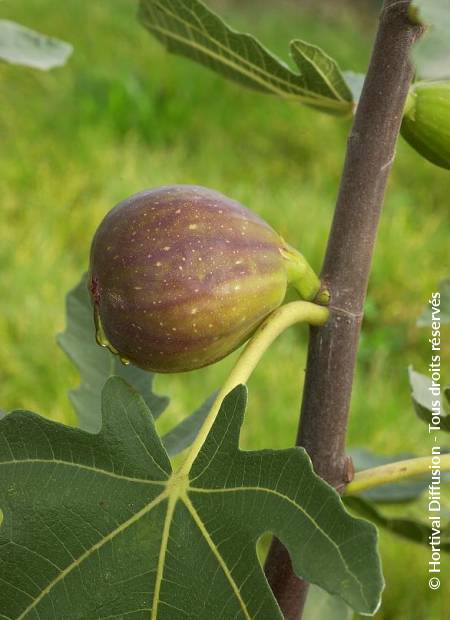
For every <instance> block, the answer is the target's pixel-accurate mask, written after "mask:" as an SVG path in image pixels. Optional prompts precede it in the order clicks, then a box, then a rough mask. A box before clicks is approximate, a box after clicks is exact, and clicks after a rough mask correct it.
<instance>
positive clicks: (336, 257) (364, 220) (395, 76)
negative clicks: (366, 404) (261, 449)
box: [266, 0, 421, 620]
mask: <svg viewBox="0 0 450 620" xmlns="http://www.w3.org/2000/svg"><path fill="white" fill-rule="evenodd" d="M409 4H410V2H409V1H399V0H385V2H384V6H383V10H382V12H381V15H380V23H379V29H378V33H377V37H376V41H375V44H374V48H373V52H372V58H371V61H370V65H369V70H368V73H367V77H366V80H365V83H364V88H363V91H362V94H361V99H360V102H359V104H358V108H357V111H356V115H355V119H354V123H353V127H352V130H351V133H350V136H349V138H348V145H347V153H346V159H345V164H344V171H343V175H342V179H341V186H340V189H339V195H338V199H337V203H336V209H335V213H334V219H333V224H332V227H331V232H330V236H329V240H328V246H327V252H326V257H325V262H324V265H323V269H322V274H321V275H322V280H323V282H324V284H325V286H326V287H327V288H328V289H329V290H330V292H331V303H330V319H329V321H328V322H327V323H326V325H324V326H323V327H320V328H312V329H311V333H310V342H309V350H308V362H307V369H306V378H305V386H304V393H303V403H302V408H301V423H300V428H299V433H298V437H297V445H299V446H303V447H304V448H305V449H306V450H307V452H308V454H309V455H310V457H311V460H312V462H313V465H314V468H315V470H316V472H317V473H318V474H319V475H320V476H321V477H322V478H324V480H326V481H327V482H329V483H330V484H332V485H333V486H335V487H336V488H337V489H339V490H343V488H344V487H345V483H346V482H348V481H349V480H348V478H347V474H348V472H347V467H348V462H347V458H346V453H345V443H346V432H347V420H348V413H349V406H350V398H351V392H352V384H353V374H354V368H355V361H356V354H357V348H358V340H359V333H360V328H361V321H362V316H363V305H364V300H365V296H366V291H367V283H368V279H369V272H370V266H371V261H372V254H373V248H374V244H375V238H376V233H377V227H378V222H379V218H380V213H381V208H382V204H383V197H384V192H385V188H386V181H387V178H388V175H389V171H390V168H391V164H392V161H393V159H394V156H395V145H396V141H397V137H398V133H399V129H400V124H401V120H402V112H403V107H404V103H405V99H406V96H407V93H408V88H409V84H410V82H411V79H412V74H413V70H412V67H411V64H410V61H409V55H410V49H411V46H412V44H413V43H414V42H415V40H416V39H417V38H418V37H419V36H420V34H421V28H420V27H419V26H417V25H415V24H412V23H410V21H409V19H408V16H407V10H408V6H409ZM266 575H267V578H268V580H269V583H270V585H271V587H272V590H273V592H274V594H275V596H276V598H277V600H278V603H279V605H280V607H281V610H282V612H283V614H284V617H285V618H286V620H298V619H299V618H300V617H301V613H302V609H303V605H304V602H305V599H306V596H307V590H308V584H307V583H305V582H303V581H302V580H300V579H298V578H297V577H296V576H295V575H294V574H293V571H292V567H291V562H290V559H289V555H288V553H287V551H286V550H285V548H284V547H283V546H282V545H281V543H280V542H279V541H278V540H276V539H274V541H273V542H272V545H271V548H270V551H269V555H268V558H267V561H266Z"/></svg>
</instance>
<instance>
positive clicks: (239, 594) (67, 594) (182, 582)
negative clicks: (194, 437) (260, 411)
mask: <svg viewBox="0 0 450 620" xmlns="http://www.w3.org/2000/svg"><path fill="white" fill-rule="evenodd" d="M102 398H103V400H102V410H103V426H102V430H101V431H100V433H99V434H98V435H93V434H90V433H86V432H84V431H81V430H79V429H74V428H70V427H65V426H62V425H59V424H56V423H54V422H51V421H49V420H46V419H44V418H40V417H39V416H37V415H35V414H32V413H28V412H15V413H12V414H10V415H9V416H7V417H6V418H4V419H3V420H1V421H0V507H1V509H2V511H3V515H4V520H3V524H2V527H1V529H0V554H1V561H0V581H1V584H2V596H1V599H0V600H1V602H0V617H5V618H15V619H19V618H58V619H59V618H64V619H65V620H75V619H78V618H95V619H97V620H98V619H101V618H104V619H106V618H112V617H114V618H124V617H127V618H133V619H134V620H144V619H145V620H149V618H151V619H153V620H157V619H158V620H177V619H178V618H179V619H182V618H197V619H198V620H210V619H211V618H224V619H225V618H235V619H237V618H242V619H247V620H250V619H252V620H258V619H260V620H275V619H278V620H281V619H282V615H281V613H280V610H279V608H278V606H277V603H276V601H275V599H274V598H273V595H272V593H271V590H270V588H269V587H268V584H267V582H266V580H265V577H264V574H263V571H262V568H261V566H260V564H259V562H258V559H257V555H256V548H255V547H256V542H257V540H258V538H259V537H260V536H261V535H262V534H263V533H264V532H267V531H270V532H273V533H274V534H275V535H276V536H278V537H279V538H280V539H281V540H282V542H283V543H284V544H285V545H286V547H287V548H288V549H289V551H290V553H291V556H292V559H293V564H294V567H295V570H296V573H297V574H298V575H301V576H303V577H305V578H306V579H308V580H309V581H311V582H313V583H317V584H318V585H320V587H322V588H324V589H326V590H328V591H330V592H332V593H336V594H338V595H339V596H341V597H342V598H343V599H344V600H346V601H347V602H348V603H349V604H350V605H351V606H352V607H354V608H355V609H356V610H358V611H360V612H363V613H371V612H373V611H374V610H375V608H376V607H377V605H378V603H379V598H380V592H381V589H382V585H383V583H382V577H381V574H380V566H379V559H378V554H377V550H376V530H375V528H374V526H373V525H371V524H369V523H367V522H365V521H361V520H359V519H354V518H353V517H351V516H350V515H348V514H347V513H346V512H345V510H344V509H343V506H342V503H341V500H340V498H339V496H338V495H337V493H336V492H335V491H334V490H333V489H332V488H331V487H329V486H328V485H327V484H325V483H324V482H323V481H321V480H320V479H319V478H318V477H317V476H316V475H315V474H314V473H313V471H312V468H311V463H310V460H309V458H308V457H307V455H306V453H305V452H304V451H303V450H301V449H299V448H293V449H290V450H282V451H273V450H264V451H259V452H242V451H240V450H239V449H238V441H239V432H240V426H241V424H242V419H243V414H244V409H245V401H246V391H245V388H244V387H243V386H239V387H238V388H236V389H235V390H234V391H233V392H232V393H231V394H230V395H229V396H228V397H227V398H226V400H225V401H224V403H223V406H222V407H221V410H220V413H219V415H218V417H217V419H216V421H215V423H214V426H213V428H212V429H211V431H210V433H209V435H208V436H207V438H206V441H205V443H204V444H203V447H202V448H201V450H200V452H199V453H198V456H197V458H196V459H195V461H194V462H193V465H192V468H191V470H190V471H189V472H188V474H186V475H181V473H180V472H178V473H177V472H176V473H175V474H172V471H171V465H170V462H169V459H168V456H167V454H166V452H165V450H164V448H163V446H162V444H161V442H160V440H159V438H158V436H157V434H156V432H155V428H154V422H153V418H152V416H151V415H150V412H149V410H148V408H147V407H146V405H145V402H144V400H143V399H142V398H141V397H140V396H139V395H138V394H136V392H135V391H134V390H133V389H132V388H131V387H129V386H128V385H127V384H126V383H125V382H124V381H123V380H121V379H120V378H117V377H116V378H112V379H110V380H109V381H108V382H107V384H106V386H105V388H104V391H103V397H102Z"/></svg>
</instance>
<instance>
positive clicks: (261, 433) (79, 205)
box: [0, 0, 450, 620]
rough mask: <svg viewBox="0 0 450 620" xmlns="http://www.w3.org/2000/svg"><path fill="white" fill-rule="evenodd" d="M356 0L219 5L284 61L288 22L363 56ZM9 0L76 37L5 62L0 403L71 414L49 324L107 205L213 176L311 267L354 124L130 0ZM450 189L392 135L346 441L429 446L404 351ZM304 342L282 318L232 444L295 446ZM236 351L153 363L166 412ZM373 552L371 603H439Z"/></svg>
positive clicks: (390, 555)
mask: <svg viewBox="0 0 450 620" xmlns="http://www.w3.org/2000/svg"><path fill="white" fill-rule="evenodd" d="M339 4H340V3H339ZM354 4H356V5H357V6H356V8H352V6H351V3H344V5H340V6H337V5H336V6H334V8H333V6H332V5H330V4H329V3H324V4H323V5H322V4H321V3H316V4H314V3H305V6H303V7H302V5H301V3H300V6H295V5H294V3H292V4H291V3H289V2H279V3H275V2H272V3H271V2H246V3H230V2H224V1H222V2H214V3H213V6H215V7H220V9H221V12H222V14H223V15H224V16H226V17H227V18H228V21H229V22H230V23H231V24H232V25H233V26H235V27H239V28H243V29H244V30H246V31H251V32H252V33H254V34H256V35H258V36H259V37H260V39H261V40H262V41H263V42H264V43H266V44H267V45H268V46H269V47H270V48H271V49H273V50H275V51H276V52H277V53H278V54H280V55H281V56H282V57H283V58H286V59H287V49H288V42H289V40H290V39H291V38H294V37H298V38H304V39H306V40H308V41H310V42H312V43H315V44H318V45H321V46H322V47H323V48H324V49H325V50H326V51H327V52H328V53H330V54H331V55H332V56H334V57H335V58H337V60H338V61H339V63H340V65H341V67H342V68H344V69H352V70H354V71H365V70H366V67H367V62H368V59H369V54H370V43H371V40H372V38H373V34H374V28H375V26H376V16H375V14H373V15H370V14H368V13H367V7H366V4H365V3H364V4H359V6H358V3H354ZM1 8H2V17H4V18H8V19H14V20H17V21H19V22H21V23H23V24H24V25H27V26H29V27H32V28H35V29H37V30H40V31H42V32H45V33H47V34H51V35H53V36H57V37H60V38H62V39H64V40H67V41H69V42H71V43H72V44H73V45H74V47H75V52H74V55H73V56H72V58H71V59H70V61H69V63H68V65H67V66H66V67H64V68H61V69H57V70H53V71H51V72H49V73H40V72H36V71H33V70H29V69H25V68H21V67H14V66H8V65H1V66H0V109H1V115H0V123H1V126H0V131H1V134H2V141H1V146H0V149H1V150H0V169H1V197H2V199H1V202H2V204H1V211H0V293H1V300H2V303H1V313H0V340H1V348H0V408H2V409H5V410H9V409H13V408H19V407H20V408H29V409H31V410H34V411H37V412H39V413H41V414H43V415H46V416H48V417H50V418H52V419H55V420H60V421H64V422H69V423H74V422H75V420H74V416H73V413H72V410H71V408H70V405H69V403H68V400H67V396H66V391H67V389H68V388H71V387H74V386H75V385H76V384H77V381H78V377H77V374H76V373H75V371H74V369H73V368H72V366H71V365H70V363H69V361H68V360H67V359H66V358H65V356H64V354H63V353H62V352H61V351H60V350H59V349H58V348H57V346H56V343H55V334H56V333H57V332H59V331H61V330H62V329H63V328H64V297H65V293H66V292H67V290H68V289H70V288H71V287H72V286H73V285H74V284H75V283H76V282H77V280H78V278H79V276H80V274H81V273H82V272H83V271H84V270H85V269H86V267H87V258H88V252H89V245H90V239H91V237H92V234H93V232H94V230H95V228H96V227H97V225H98V224H99V222H100V220H101V219H102V217H103V216H104V214H105V213H106V212H107V211H108V210H109V209H110V208H111V207H112V206H113V205H114V204H115V203H117V202H118V201H120V200H121V199H123V198H124V197H126V196H128V195H130V194H132V193H134V192H136V191H139V190H141V189H143V188H145V187H152V186H156V185H161V184H166V183H198V184H201V185H205V186H210V187H213V188H215V189H218V190H219V191H222V192H224V193H225V194H227V195H229V196H231V197H233V198H235V199H237V200H240V201H241V202H242V203H244V204H246V205H247V206H249V207H250V208H252V209H253V210H255V211H256V212H258V213H259V214H260V215H262V216H263V217H264V218H265V219H267V220H268V221H269V222H270V223H271V224H272V225H273V227H274V228H275V229H276V230H278V231H279V232H280V233H281V234H282V235H283V236H284V237H285V238H286V239H287V240H288V241H289V242H290V243H291V244H292V245H294V246H296V247H298V248H299V249H300V250H301V251H302V252H303V253H304V254H305V255H306V256H307V257H308V259H309V260H310V262H311V263H312V264H313V265H314V266H315V267H316V268H317V270H319V268H320V264H321V261H322V257H323V254H324V250H325V245H326V239H327V234H328V230H329V227H330V222H331V217H332V211H333V204H334V201H335V197H336V191H337V187H338V182H339V177H340V173H341V168H342V163H343V157H344V151H345V144H346V135H347V132H348V130H349V122H348V121H341V120H336V119H334V118H331V117H327V116H325V115H321V114H318V113H315V112H313V111H311V110H308V109H306V108H303V107H300V106H297V105H294V104H292V103H287V102H284V101H280V100H277V99H275V98H272V97H269V96H263V95H260V94H257V93H253V92H251V91H246V90H244V89H241V88H240V87H239V86H237V85H235V84H232V83H230V82H225V81H224V80H222V79H221V78H220V77H218V76H216V75H215V74H213V73H211V72H209V71H207V70H206V69H204V68H202V67H199V66H196V65H195V64H193V63H191V62H189V61H187V60H184V59H181V58H178V57H173V56H169V55H168V54H166V52H165V51H164V50H163V49H162V48H161V47H160V46H159V45H158V44H157V43H156V42H155V41H154V40H153V39H151V38H150V37H149V36H148V34H147V33H146V32H145V31H144V30H143V29H142V28H141V27H140V26H139V25H138V24H137V22H136V19H135V9H136V5H135V3H133V2H129V0H109V2H108V3H105V2H95V3H94V2H87V1H86V0H66V1H65V2H64V5H61V4H59V5H57V4H56V3H55V2H51V1H50V0H24V1H23V2H21V3H20V4H19V3H14V2H12V0H6V1H5V2H3V3H2V5H1ZM449 187H450V185H449V176H448V173H446V172H445V171H443V170H440V169H438V168H436V167H433V166H432V165H431V164H429V163H427V162H425V161H424V160H422V159H421V158H420V157H419V156H418V155H417V154H416V153H415V152H414V151H412V149H410V147H409V146H407V145H406V144H405V143H403V142H402V141H400V142H399V145H398V156H397V160H396V162H395V164H394V168H393V172H392V175H391V179H390V183H389V190H388V194H387V198H386V201H385V209H384V215H383V220H382V223H381V228H380V231H379V235H378V244H377V249H376V253H375V257H374V264H373V272H372V275H371V280H370V286H369V292H368V299H367V304H366V316H365V321H364V329H363V335H362V339H361V347H360V352H359V360H358V368H357V374H356V380H355V389H354V395H353V401H352V417H351V422H350V429H349V442H350V445H352V446H365V447H367V448H370V449H371V450H373V451H375V452H381V453H390V452H402V451H403V452H404V451H412V452H417V453H421V454H426V453H427V452H428V450H429V440H428V436H427V434H426V432H425V427H424V426H422V425H421V424H420V423H419V422H418V421H416V420H415V418H414V414H413V412H412V408H411V403H410V394H409V387H408V380H407V365H408V364H410V363H412V364H413V365H414V366H415V367H416V368H417V369H418V370H420V369H422V370H426V367H427V363H428V358H429V351H428V343H427V338H428V335H427V333H426V330H425V331H424V330H419V329H418V328H416V327H415V319H416V317H417V315H418V314H419V313H420V312H421V310H422V307H423V305H424V304H425V303H426V301H427V299H428V298H429V295H430V293H431V291H432V290H436V287H437V284H438V282H439V280H440V279H441V278H443V277H445V276H446V275H447V272H448V264H447V261H448V233H449V227H448V202H449ZM306 342H307V330H306V329H305V328H304V327H303V328H302V327H298V328H294V329H291V330H290V331H289V333H286V334H284V335H283V336H282V337H281V338H280V339H279V340H278V341H277V343H275V345H274V346H273V349H272V351H271V355H266V356H265V358H264V359H263V361H262V363H261V365H260V366H259V367H258V369H257V371H256V372H255V374H254V376H253V377H252V379H251V381H250V383H249V389H250V402H249V410H248V415H247V418H246V421H245V426H244V432H243V441H242V444H243V446H244V447H246V448H261V447H269V446H270V447H277V448H281V447H287V446H289V445H291V444H292V441H293V438H294V436H295V432H296V425H297V410H298V406H299V393H300V388H301V385H302V382H303V374H304V366H305V358H306ZM232 361H233V356H232V358H231V359H227V360H225V361H223V362H221V363H219V364H217V365H215V366H213V367H210V368H207V369H203V370H201V371H197V372H194V373H189V374H185V375H177V376H163V377H158V379H157V383H156V385H157V389H158V391H159V392H163V393H167V394H169V395H170V396H171V398H172V402H171V405H170V410H169V412H168V413H167V414H165V416H163V419H162V422H161V427H162V428H163V429H164V430H165V429H167V428H168V427H169V426H171V425H172V424H173V423H174V421H176V420H179V419H181V418H182V417H183V416H184V415H186V413H188V412H189V411H191V410H192V409H193V408H194V407H195V406H196V405H197V404H198V403H199V402H200V401H201V400H202V399H203V397H204V396H206V395H207V394H208V393H210V392H211V391H212V390H213V389H214V388H216V387H217V386H218V385H219V384H220V382H221V381H222V380H223V378H224V377H225V376H226V373H227V370H228V369H229V368H230V365H231V364H232ZM424 510H425V503H424ZM381 548H382V554H383V561H384V569H385V576H386V580H387V588H386V591H385V596H384V600H383V606H382V608H381V610H380V611H379V613H378V614H377V616H376V617H377V618H379V619H386V620H387V619H393V620H394V619H395V620H403V619H405V620H406V619H408V620H422V619H425V618H427V619H431V620H444V618H448V617H450V608H449V606H448V605H449V603H448V601H449V600H450V584H448V582H447V585H446V586H444V585H443V587H442V589H441V590H440V591H439V592H438V593H435V592H430V591H429V590H428V585H427V581H428V579H427V562H428V552H427V550H426V549H424V548H421V547H419V546H416V545H413V544H409V543H404V542H401V541H399V540H398V539H394V538H392V537H390V536H387V535H382V537H381ZM449 569H450V566H449V562H448V560H447V561H446V563H445V564H444V567H443V570H444V571H445V570H447V571H448V570H449ZM447 574H448V572H447ZM446 600H447V602H446ZM446 605H447V606H446Z"/></svg>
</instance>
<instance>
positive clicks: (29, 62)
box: [0, 19, 73, 71]
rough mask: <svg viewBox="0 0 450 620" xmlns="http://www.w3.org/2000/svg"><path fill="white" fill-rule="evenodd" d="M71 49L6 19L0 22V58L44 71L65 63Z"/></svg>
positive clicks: (65, 44)
mask: <svg viewBox="0 0 450 620" xmlns="http://www.w3.org/2000/svg"><path fill="white" fill-rule="evenodd" d="M72 51H73V47H72V46H71V45H69V43H65V42H64V41H59V40H58V39H53V38H52V37H47V36H45V35H43V34H40V33H39V32H35V31H34V30H30V29H29V28H25V26H22V25H20V24H16V22H12V21H9V20H8V19H1V20H0V58H1V59H2V60H6V62H9V63H12V64H15V65H24V66H26V67H33V68H34V69H41V70H43V71H46V70H48V69H53V67H59V66H61V65H64V64H65V63H66V62H67V59H68V58H69V56H70V55H71V53H72Z"/></svg>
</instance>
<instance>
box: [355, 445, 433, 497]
mask: <svg viewBox="0 0 450 620" xmlns="http://www.w3.org/2000/svg"><path fill="white" fill-rule="evenodd" d="M350 455H351V457H352V459H353V464H354V466H355V470H356V471H362V470H364V469H371V468H372V467H379V466H381V465H387V464H388V463H395V462H397V461H404V460H406V459H412V458H414V457H415V456H417V455H415V454H410V453H404V454H395V455H393V454H390V455H388V456H385V455H381V454H373V453H372V452H368V451H367V450H364V449H358V448H356V449H352V450H351V451H350ZM428 484H429V478H428V476H418V477H415V478H412V479H410V480H403V481H401V482H393V483H391V484H382V485H380V486H378V487H375V488H374V489H369V490H367V491H363V492H362V493H361V494H360V497H363V498H365V499H368V500H371V501H373V502H381V503H398V502H411V501H413V500H415V499H416V498H417V497H418V496H419V495H421V493H423V491H424V489H426V488H427V487H428Z"/></svg>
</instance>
